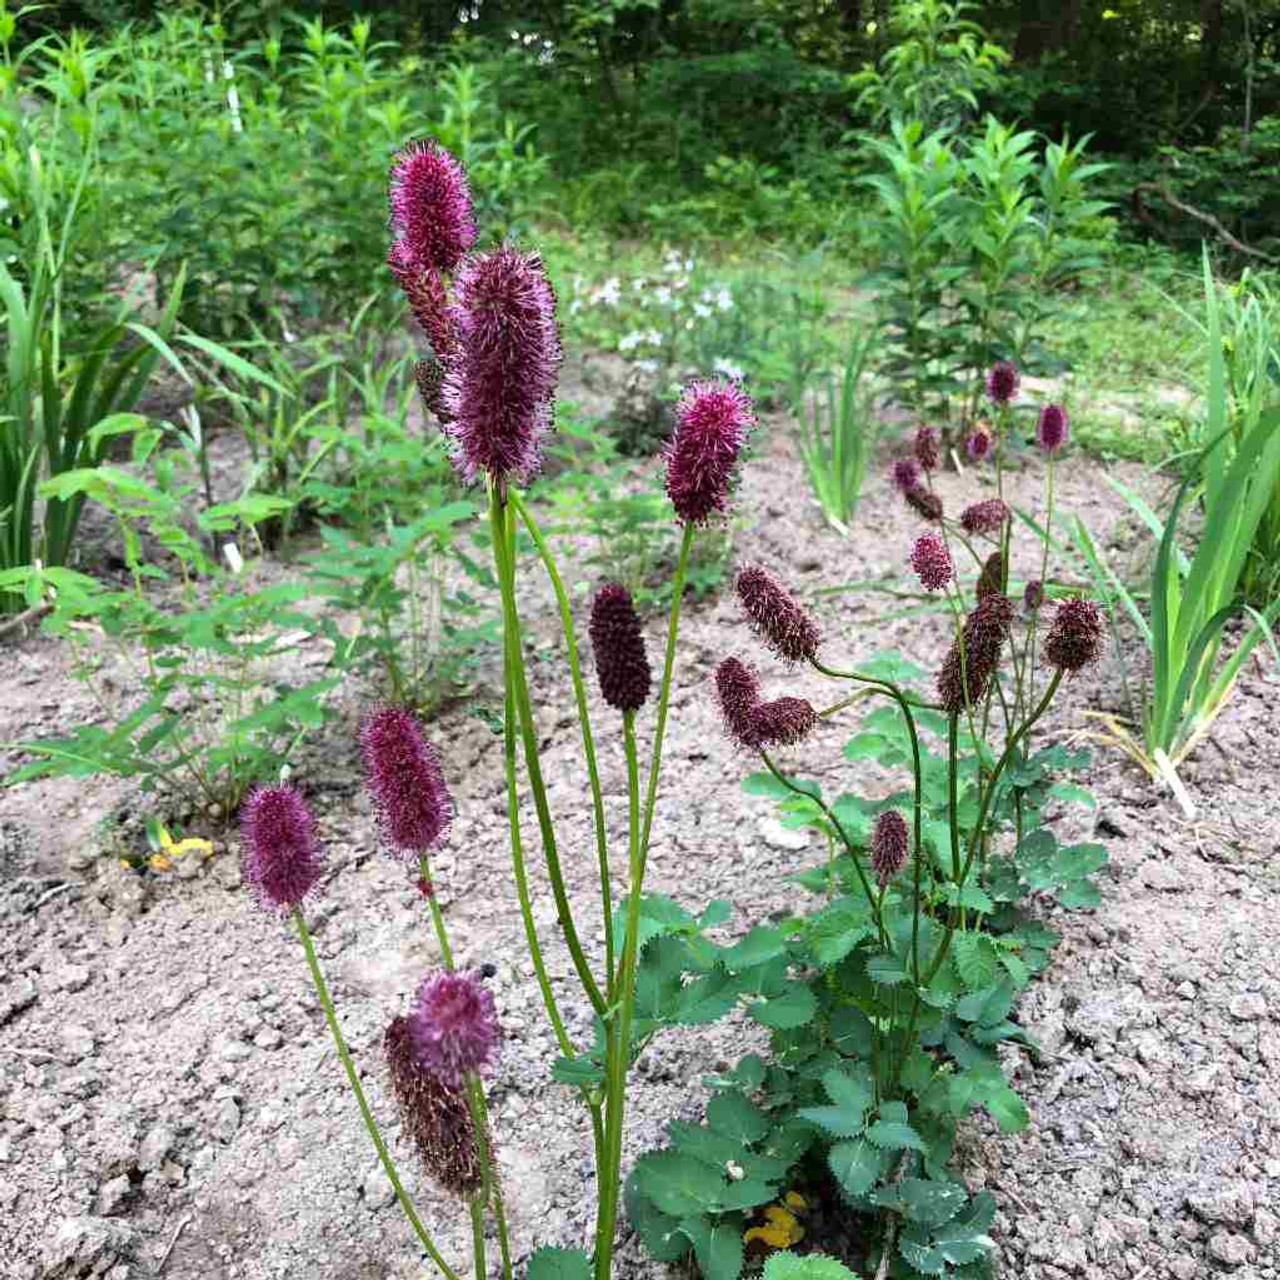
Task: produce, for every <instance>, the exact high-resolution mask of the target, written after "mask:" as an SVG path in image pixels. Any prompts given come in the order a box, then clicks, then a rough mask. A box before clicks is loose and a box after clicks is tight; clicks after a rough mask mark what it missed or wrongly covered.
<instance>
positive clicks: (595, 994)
mask: <svg viewBox="0 0 1280 1280" xmlns="http://www.w3.org/2000/svg"><path fill="white" fill-rule="evenodd" d="M510 516H511V508H510V506H509V505H508V504H507V503H506V502H505V501H503V500H502V498H501V496H500V495H499V493H498V491H497V489H496V488H494V487H491V488H490V494H489V519H490V524H491V529H492V535H493V544H494V546H495V547H497V546H499V545H502V546H503V547H506V545H507V530H508V528H509V527H510ZM498 584H499V586H500V587H501V590H502V629H503V632H504V633H505V635H506V638H507V639H506V657H507V661H506V666H507V667H508V669H509V671H510V674H511V688H512V692H513V693H514V695H515V704H516V710H517V711H518V712H519V721H520V737H521V741H522V742H523V745H524V763H525V769H526V770H527V771H528V774H529V788H530V790H531V791H532V792H533V802H534V807H535V808H536V809H537V812H538V826H539V828H540V830H541V832H542V852H543V855H544V857H545V858H546V862H547V877H548V879H550V881H551V892H552V894H553V896H554V897H555V901H556V913H557V915H558V916H559V919H560V932H561V933H562V934H563V935H564V940H565V945H566V946H567V947H568V948H569V956H570V958H571V959H572V960H573V967H574V969H575V970H577V974H578V980H579V981H580V982H581V983H582V989H583V991H584V992H586V995H587V999H588V1000H590V1001H591V1007H592V1008H593V1009H594V1010H595V1011H596V1013H597V1014H600V1015H603V1014H604V1012H605V1010H606V1009H607V1008H608V1006H607V1005H606V1003H605V999H604V996H603V995H602V994H601V992H600V988H599V987H598V986H597V985H596V980H595V977H594V975H593V974H592V972H591V968H590V966H589V965H588V964H587V958H586V956H585V955H584V954H583V951H582V943H581V942H580V941H579V940H578V930H577V928H576V927H575V925H574V922H573V913H572V911H571V910H570V907H569V897H568V894H567V893H566V892H565V887H564V875H563V874H562V872H561V870H560V854H559V851H558V850H557V848H556V835H555V828H554V827H553V825H552V821H551V810H550V808H549V806H548V805H547V791H546V786H545V785H544V783H543V780H542V764H541V761H540V759H539V755H538V735H537V727H536V726H535V725H534V722H533V710H532V708H531V706H530V704H529V683H528V679H527V677H526V675H525V669H524V653H523V651H522V649H521V644H520V616H519V613H518V612H517V610H516V594H515V560H514V556H508V555H506V554H504V555H503V556H502V558H501V561H500V563H499V577H498Z"/></svg>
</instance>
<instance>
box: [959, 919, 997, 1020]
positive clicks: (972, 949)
mask: <svg viewBox="0 0 1280 1280" xmlns="http://www.w3.org/2000/svg"><path fill="white" fill-rule="evenodd" d="M951 958H952V962H953V965H954V967H955V971H956V974H957V976H958V977H959V978H960V981H961V982H963V983H964V985H965V986H966V987H967V988H968V989H969V990H970V991H978V990H981V989H982V988H984V987H989V986H991V985H992V984H993V983H994V982H995V979H996V974H997V972H998V971H999V970H998V968H997V965H998V960H997V957H996V949H995V946H994V944H993V943H992V942H991V940H990V938H988V937H987V936H986V935H985V934H981V933H960V932H957V933H956V934H955V936H954V937H953V938H952V939H951ZM960 1016H963V1015H960ZM969 1021H973V1019H969Z"/></svg>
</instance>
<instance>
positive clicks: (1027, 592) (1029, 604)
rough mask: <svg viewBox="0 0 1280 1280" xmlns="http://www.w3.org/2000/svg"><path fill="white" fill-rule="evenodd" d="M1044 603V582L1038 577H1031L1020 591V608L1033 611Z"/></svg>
mask: <svg viewBox="0 0 1280 1280" xmlns="http://www.w3.org/2000/svg"><path fill="white" fill-rule="evenodd" d="M1043 603H1044V583H1043V582H1041V581H1040V579H1039V578H1032V580H1031V581H1030V582H1028V583H1027V585H1026V586H1025V587H1024V588H1023V591H1022V608H1023V610H1024V612H1026V613H1035V611H1036V610H1037V609H1038V608H1039V607H1040V606H1041V605H1042V604H1043Z"/></svg>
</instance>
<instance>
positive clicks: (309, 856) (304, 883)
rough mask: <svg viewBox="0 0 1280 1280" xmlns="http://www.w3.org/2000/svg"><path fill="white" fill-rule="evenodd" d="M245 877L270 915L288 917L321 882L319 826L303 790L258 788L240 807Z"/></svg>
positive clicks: (286, 787) (242, 871)
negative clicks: (278, 914)
mask: <svg viewBox="0 0 1280 1280" xmlns="http://www.w3.org/2000/svg"><path fill="white" fill-rule="evenodd" d="M240 834H241V838H242V840H243V841H244V854H243V860H242V864H241V866H242V870H241V874H242V876H243V877H244V880H245V882H246V883H247V884H248V885H249V887H250V888H251V889H252V890H253V892H254V893H255V895H256V896H257V898H258V901H259V902H260V903H261V904H262V906H263V907H265V908H266V909H267V910H268V911H273V912H278V913H280V914H281V915H285V914H287V913H288V912H290V911H292V910H293V909H294V908H295V907H298V906H300V905H301V904H302V900H303V899H304V898H305V897H306V896H307V895H308V894H309V893H311V892H312V891H313V890H314V889H315V887H316V886H317V885H318V884H319V883H320V877H321V875H322V874H323V868H322V866H321V863H320V844H319V841H318V840H317V839H316V823H315V818H314V817H312V814H311V810H310V809H308V808H307V805H306V801H304V800H303V798H302V796H301V795H300V794H299V792H298V791H297V790H296V789H295V788H293V787H288V786H280V787H255V788H254V790H252V791H251V792H250V793H249V795H248V797H247V798H246V800H245V802H244V805H243V806H242V807H241V809H240Z"/></svg>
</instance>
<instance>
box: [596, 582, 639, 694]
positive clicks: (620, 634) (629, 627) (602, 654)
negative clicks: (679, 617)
mask: <svg viewBox="0 0 1280 1280" xmlns="http://www.w3.org/2000/svg"><path fill="white" fill-rule="evenodd" d="M589 629H590V634H591V650H592V653H593V654H594V655H595V660H596V675H597V676H598V677H599V678H600V692H601V694H602V695H603V697H604V700H605V701H606V702H607V703H608V704H609V705H610V706H611V707H616V708H617V709H618V710H619V711H624V712H625V711H638V710H639V709H640V708H641V707H642V706H643V705H644V702H645V699H646V698H648V696H649V685H650V681H651V679H652V677H651V673H650V670H649V655H648V653H647V652H646V650H645V646H644V632H643V631H641V629H640V617H639V615H638V614H637V613H636V608H635V605H634V604H633V603H632V601H631V593H630V592H629V591H628V590H627V589H626V587H624V586H623V585H622V583H620V582H606V583H605V584H604V586H602V587H601V588H600V590H599V591H597V592H596V594H595V598H594V599H593V600H592V602H591V623H590V628H589Z"/></svg>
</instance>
